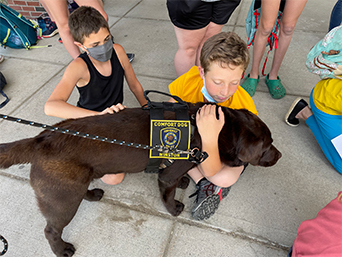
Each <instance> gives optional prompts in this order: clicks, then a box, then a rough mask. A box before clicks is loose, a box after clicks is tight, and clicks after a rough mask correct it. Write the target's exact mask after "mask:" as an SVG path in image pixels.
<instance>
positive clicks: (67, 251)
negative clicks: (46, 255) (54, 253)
mask: <svg viewBox="0 0 342 257" xmlns="http://www.w3.org/2000/svg"><path fill="white" fill-rule="evenodd" d="M66 245H67V246H66V247H65V248H64V253H63V255H62V256H63V257H71V256H73V255H74V253H75V251H76V249H75V247H74V246H73V245H72V244H69V243H66Z"/></svg>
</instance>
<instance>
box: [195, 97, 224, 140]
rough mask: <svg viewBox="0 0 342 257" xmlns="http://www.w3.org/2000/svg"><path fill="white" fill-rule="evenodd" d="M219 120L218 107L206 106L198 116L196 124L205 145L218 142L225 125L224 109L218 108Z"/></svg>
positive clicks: (199, 111)
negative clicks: (217, 115) (217, 116)
mask: <svg viewBox="0 0 342 257" xmlns="http://www.w3.org/2000/svg"><path fill="white" fill-rule="evenodd" d="M218 114H219V119H217V118H216V105H210V104H207V105H204V106H202V107H201V108H200V109H199V110H198V111H197V114H196V124H197V128H198V132H199V134H200V135H201V139H202V142H203V143H212V142H217V141H218V137H219V134H220V132H221V130H222V128H223V125H224V114H223V111H222V108H221V107H219V108H218Z"/></svg>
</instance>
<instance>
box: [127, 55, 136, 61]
mask: <svg viewBox="0 0 342 257" xmlns="http://www.w3.org/2000/svg"><path fill="white" fill-rule="evenodd" d="M127 57H128V60H129V62H133V60H134V57H135V54H127Z"/></svg>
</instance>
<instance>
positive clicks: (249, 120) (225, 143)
mask: <svg viewBox="0 0 342 257" xmlns="http://www.w3.org/2000/svg"><path fill="white" fill-rule="evenodd" d="M202 105H203V104H196V107H197V109H198V108H199V107H200V106H202ZM222 110H223V112H224V114H225V125H224V126H223V128H222V130H221V133H220V136H219V151H220V157H221V161H222V162H223V163H225V164H226V165H228V166H231V167H234V166H241V165H244V164H246V163H250V164H252V165H255V166H264V167H268V166H272V165H274V164H276V162H277V161H278V160H279V159H280V158H281V153H280V152H279V151H278V149H277V148H276V147H275V146H274V145H273V144H272V142H273V139H272V137H271V132H270V130H269V128H268V127H267V126H266V124H265V123H264V122H263V121H262V120H261V119H260V118H259V117H258V116H256V115H255V114H253V113H251V112H249V111H248V110H245V109H241V110H234V109H230V108H226V107H222ZM193 116H194V115H193ZM217 117H218V116H217Z"/></svg>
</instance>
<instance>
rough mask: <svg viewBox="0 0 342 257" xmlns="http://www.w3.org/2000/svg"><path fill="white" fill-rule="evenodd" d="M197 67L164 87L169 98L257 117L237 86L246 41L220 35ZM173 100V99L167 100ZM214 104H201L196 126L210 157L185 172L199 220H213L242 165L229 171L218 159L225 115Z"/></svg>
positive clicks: (209, 43) (233, 35)
mask: <svg viewBox="0 0 342 257" xmlns="http://www.w3.org/2000/svg"><path fill="white" fill-rule="evenodd" d="M200 63H201V66H194V67H192V68H191V69H190V70H189V71H188V72H187V73H185V74H183V75H182V76H180V77H179V78H177V79H176V80H175V81H173V82H172V83H171V84H170V85H169V91H170V93H171V94H172V95H176V96H179V97H180V98H181V99H182V100H184V101H186V102H191V103H197V102H213V103H217V104H218V105H220V106H224V107H229V108H232V109H247V110H249V111H251V112H252V113H254V114H256V115H258V113H257V110H256V108H255V105H254V102H253V100H252V98H251V97H250V95H249V94H248V93H247V92H246V91H245V90H244V89H243V88H242V87H241V86H240V79H241V77H242V74H243V72H244V71H245V70H246V68H247V66H248V63H249V52H248V48H247V45H246V43H245V42H244V41H243V40H242V39H241V38H240V37H239V36H238V35H237V34H236V33H234V32H221V33H219V34H216V35H214V36H212V37H211V38H209V39H208V40H207V41H206V42H205V43H204V45H203V48H202V51H201V56H200ZM170 101H173V100H170ZM218 112H219V119H217V118H216V106H214V105H204V106H203V107H202V108H201V109H200V110H199V111H198V113H197V116H196V122H197V127H198V131H199V134H200V136H201V140H202V151H205V152H207V153H208V154H209V157H208V158H207V159H206V160H205V161H204V162H203V163H201V164H199V165H197V166H196V167H194V168H193V169H191V170H189V171H188V174H189V176H190V177H191V178H192V179H193V180H194V182H195V183H196V187H197V191H196V193H195V194H194V195H197V197H196V200H195V206H194V207H193V209H192V216H193V217H194V218H195V219H198V220H202V219H207V218H209V217H210V216H212V215H213V214H214V213H215V211H216V209H217V208H218V206H219V203H220V201H221V200H222V199H223V198H225V197H226V196H227V194H228V192H229V190H230V186H231V185H233V184H234V183H235V182H236V181H237V180H238V178H239V176H240V175H241V173H242V172H243V171H244V169H245V167H244V166H240V167H229V166H226V165H224V164H223V163H222V162H221V160H220V155H219V147H218V137H219V134H220V131H221V129H222V127H223V125H224V114H223V112H222V110H221V108H219V109H218Z"/></svg>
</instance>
